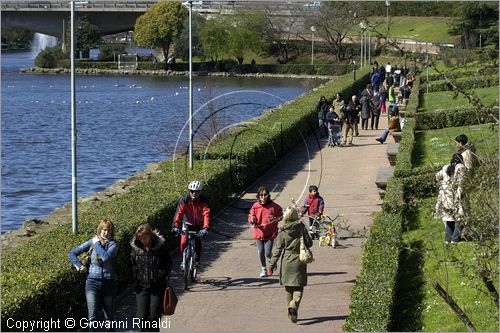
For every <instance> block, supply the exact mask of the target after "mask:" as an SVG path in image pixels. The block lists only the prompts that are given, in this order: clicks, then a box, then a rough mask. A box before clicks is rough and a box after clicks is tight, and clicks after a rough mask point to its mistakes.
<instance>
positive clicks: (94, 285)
mask: <svg viewBox="0 0 500 333" xmlns="http://www.w3.org/2000/svg"><path fill="white" fill-rule="evenodd" d="M114 236H115V226H114V225H113V222H111V221H110V220H108V219H104V220H102V221H101V222H99V225H98V226H97V232H96V235H95V236H94V237H93V238H92V239H90V240H88V241H86V242H85V243H83V244H81V245H79V246H77V247H75V248H74V249H72V250H71V251H69V253H68V256H69V258H70V260H71V262H72V263H73V265H74V266H75V268H76V269H77V270H78V271H79V272H81V273H87V281H86V283H85V297H86V299H87V309H88V319H89V327H91V328H92V327H97V326H95V324H92V322H93V321H96V320H98V317H100V316H99V311H100V309H101V308H103V309H104V314H105V319H106V320H108V321H109V322H110V323H111V322H112V321H113V317H114V306H115V298H116V288H117V284H116V273H115V268H114V266H115V258H116V255H117V254H118V247H119V246H118V242H117V241H116V240H115V239H114ZM89 250H90V251H91V254H90V266H89V268H88V271H87V267H86V266H85V265H83V264H82V262H81V261H80V260H79V259H78V256H79V255H80V254H82V253H84V252H87V253H88V251H89Z"/></svg>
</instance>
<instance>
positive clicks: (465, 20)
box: [449, 2, 498, 49]
mask: <svg viewBox="0 0 500 333" xmlns="http://www.w3.org/2000/svg"><path fill="white" fill-rule="evenodd" d="M449 32H450V33H452V34H454V35H460V36H461V42H462V47H463V48H466V49H470V48H475V47H477V46H478V41H479V34H481V44H482V45H487V44H493V45H495V47H496V48H497V49H498V3H497V2H495V3H485V2H468V3H464V4H463V5H462V6H460V7H459V8H458V10H457V18H456V19H455V21H454V22H453V24H452V26H451V28H450V31H449Z"/></svg>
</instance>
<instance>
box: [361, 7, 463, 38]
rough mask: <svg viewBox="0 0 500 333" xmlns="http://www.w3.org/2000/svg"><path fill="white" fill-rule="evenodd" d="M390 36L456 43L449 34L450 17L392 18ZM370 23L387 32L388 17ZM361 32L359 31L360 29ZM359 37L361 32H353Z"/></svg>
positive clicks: (375, 19) (370, 18) (375, 18)
mask: <svg viewBox="0 0 500 333" xmlns="http://www.w3.org/2000/svg"><path fill="white" fill-rule="evenodd" d="M389 19H390V30H389V35H390V36H391V37H397V38H409V39H414V40H417V41H420V42H432V43H454V42H455V41H454V37H453V36H451V35H449V34H448V29H449V22H451V19H450V18H448V17H415V16H391V15H390V13H389ZM368 21H369V22H370V23H371V24H372V25H375V26H376V28H375V29H376V30H377V31H378V32H380V33H382V34H385V33H386V31H387V19H386V17H379V16H375V17H369V18H368ZM358 30H359V29H358ZM351 33H352V34H356V35H359V31H356V30H354V31H352V32H351Z"/></svg>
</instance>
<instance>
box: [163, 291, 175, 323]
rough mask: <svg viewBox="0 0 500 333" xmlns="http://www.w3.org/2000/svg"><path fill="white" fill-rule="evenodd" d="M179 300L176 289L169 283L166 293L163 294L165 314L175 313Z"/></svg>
mask: <svg viewBox="0 0 500 333" xmlns="http://www.w3.org/2000/svg"><path fill="white" fill-rule="evenodd" d="M177 301H178V299H177V295H175V291H174V289H173V288H172V287H170V286H168V285H167V288H165V293H164V294H163V314H164V315H166V316H170V315H173V314H174V313H175V307H176V306H177Z"/></svg>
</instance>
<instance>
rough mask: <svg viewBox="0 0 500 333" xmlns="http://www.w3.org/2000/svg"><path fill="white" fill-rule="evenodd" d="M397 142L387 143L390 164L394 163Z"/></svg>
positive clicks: (397, 147) (397, 146)
mask: <svg viewBox="0 0 500 333" xmlns="http://www.w3.org/2000/svg"><path fill="white" fill-rule="evenodd" d="M398 149H399V143H389V144H388V145H387V159H388V160H389V164H390V165H395V164H396V154H397V153H398Z"/></svg>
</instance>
